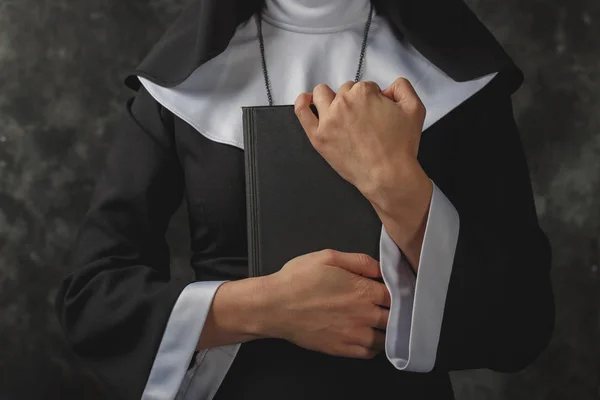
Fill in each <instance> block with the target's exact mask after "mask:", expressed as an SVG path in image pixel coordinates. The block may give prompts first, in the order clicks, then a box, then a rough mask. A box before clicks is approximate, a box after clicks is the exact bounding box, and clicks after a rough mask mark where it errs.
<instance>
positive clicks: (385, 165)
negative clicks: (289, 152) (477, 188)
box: [295, 78, 433, 271]
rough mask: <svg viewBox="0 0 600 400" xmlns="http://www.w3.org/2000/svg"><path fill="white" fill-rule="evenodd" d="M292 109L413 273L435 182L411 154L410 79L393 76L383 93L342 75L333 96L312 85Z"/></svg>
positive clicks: (415, 113) (414, 104) (415, 100)
mask: <svg viewBox="0 0 600 400" xmlns="http://www.w3.org/2000/svg"><path fill="white" fill-rule="evenodd" d="M311 101H312V102H313V103H314V104H315V106H316V108H317V110H318V112H319V118H317V117H316V116H315V115H314V114H313V112H312V111H311V109H310V108H309V105H310V103H311ZM295 111H296V115H297V116H298V119H299V120H300V123H301V124H302V126H303V127H304V130H305V131H306V134H307V135H308V138H309V140H310V142H311V143H312V145H313V147H314V148H315V149H316V150H317V151H318V152H319V153H320V154H321V156H323V158H324V159H325V160H326V161H327V162H328V163H329V165H331V167H332V168H333V169H334V170H336V171H337V172H338V174H339V175H341V176H342V178H344V179H345V180H347V181H348V182H350V183H351V184H353V185H354V186H356V188H357V189H358V190H359V191H360V192H361V193H362V194H363V195H364V196H365V197H366V198H367V199H368V200H369V201H370V202H371V204H372V205H373V208H374V209H375V211H376V212H377V214H378V216H379V218H380V219H381V222H382V223H383V225H384V226H385V228H386V230H387V232H388V233H389V235H390V237H391V238H392V239H393V240H394V242H395V243H396V245H398V247H400V249H401V250H402V251H403V252H404V254H405V255H406V256H407V258H408V260H409V262H410V265H411V266H412V267H413V269H415V271H416V270H417V269H418V265H419V262H420V253H421V248H422V244H423V238H424V232H425V226H426V223H427V215H428V211H429V205H430V201H431V198H432V193H433V183H432V181H431V180H430V179H429V177H428V176H427V174H426V173H425V171H424V170H423V169H422V168H421V165H420V164H419V162H418V160H417V154H418V151H419V143H420V139H421V132H422V130H423V123H424V121H425V107H424V106H423V103H422V102H421V100H420V99H419V97H418V96H417V94H416V92H415V90H414V88H413V87H412V85H411V84H410V83H409V82H408V81H407V80H406V79H404V78H398V79H396V80H395V81H394V83H392V85H390V87H388V88H387V89H385V90H383V91H382V90H380V88H379V86H377V84H376V83H374V82H370V81H367V82H358V83H354V82H352V81H348V82H346V83H344V84H343V85H342V86H341V87H340V89H339V90H338V93H337V94H336V93H334V92H333V90H331V89H330V88H329V86H327V85H317V86H316V87H315V88H314V91H313V93H312V94H311V93H302V94H301V95H300V96H298V98H297V99H296V104H295Z"/></svg>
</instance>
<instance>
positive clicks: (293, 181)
mask: <svg viewBox="0 0 600 400" xmlns="http://www.w3.org/2000/svg"><path fill="white" fill-rule="evenodd" d="M311 108H312V109H313V112H314V113H315V114H317V111H316V108H314V105H311ZM242 111H243V126H244V149H245V154H244V157H245V168H246V172H245V173H246V209H247V226H248V263H249V276H251V277H252V276H263V275H268V274H271V273H273V272H277V271H278V270H279V269H281V267H283V265H284V264H285V263H286V262H288V261H289V260H291V259H292V258H294V257H296V256H299V255H302V254H306V253H310V252H313V251H318V250H322V249H326V248H331V249H335V250H339V251H344V252H352V253H366V254H369V255H370V256H371V257H373V258H375V259H376V260H379V240H380V234H381V221H380V219H379V217H378V215H377V213H376V212H375V210H374V209H373V206H372V205H371V203H370V202H369V201H368V200H367V199H366V198H365V197H364V196H363V195H362V193H360V191H359V190H358V189H356V187H355V186H354V185H352V184H351V183H349V182H348V181H346V180H345V179H344V178H342V177H341V176H340V175H339V174H338V173H337V172H336V171H335V170H334V169H333V168H332V167H331V166H330V165H329V164H328V163H327V161H326V160H325V159H324V158H323V157H322V156H321V155H320V154H319V153H318V152H317V151H316V150H315V148H314V147H313V146H312V144H311V143H310V140H309V139H308V136H307V135H306V132H305V131H304V129H303V128H302V125H301V124H300V121H298V118H297V117H296V114H295V113H294V106H293V105H276V106H255V107H242Z"/></svg>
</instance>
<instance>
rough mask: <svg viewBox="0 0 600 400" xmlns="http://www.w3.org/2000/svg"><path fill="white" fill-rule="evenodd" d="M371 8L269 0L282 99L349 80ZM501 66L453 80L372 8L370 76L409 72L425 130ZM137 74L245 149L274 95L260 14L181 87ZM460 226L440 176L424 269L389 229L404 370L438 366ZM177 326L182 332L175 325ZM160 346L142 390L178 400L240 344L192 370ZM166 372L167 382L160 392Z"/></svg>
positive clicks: (201, 127)
mask: <svg viewBox="0 0 600 400" xmlns="http://www.w3.org/2000/svg"><path fill="white" fill-rule="evenodd" d="M368 11H369V3H368V0H267V10H266V11H265V14H264V15H263V24H262V29H263V37H264V41H265V54H266V62H267V68H268V72H269V79H270V82H271V90H272V96H273V102H274V104H293V103H294V102H295V100H296V97H297V96H298V95H299V94H300V93H302V92H311V91H312V89H313V88H314V86H316V85H317V84H319V83H326V84H328V85H329V86H330V87H331V88H332V89H333V90H334V91H337V89H338V88H339V86H340V85H341V84H342V83H344V82H346V81H348V80H353V79H354V76H355V73H356V68H357V65H358V57H359V54H360V46H361V43H362V39H363V33H364V24H365V21H366V18H367V16H368ZM494 75H495V73H493V74H490V75H487V76H484V77H482V78H479V79H475V80H473V81H469V82H462V83H459V82H455V81H453V80H452V79H451V78H450V77H448V76H447V75H446V74H445V73H444V72H443V71H441V70H439V69H438V68H437V67H435V66H434V65H433V64H431V63H430V62H429V61H428V60H427V59H426V58H425V57H423V56H422V55H421V54H420V53H419V52H418V51H417V50H416V49H415V48H414V47H412V46H411V45H410V44H409V43H406V42H399V41H398V40H397V39H396V37H395V36H394V34H393V32H392V29H391V27H390V26H389V25H388V23H387V21H386V20H385V19H384V18H382V17H381V16H380V15H377V14H376V13H374V15H373V19H372V23H371V29H370V33H369V41H368V45H367V50H366V55H365V60H364V63H363V75H362V80H371V81H374V82H376V83H378V84H379V86H380V87H381V88H382V89H383V88H385V87H387V86H389V85H390V84H391V83H392V82H393V81H394V80H395V79H396V78H398V77H400V76H403V77H405V78H407V79H408V80H409V81H410V82H411V83H412V85H413V86H414V88H415V91H416V92H417V94H418V95H419V97H420V98H421V101H423V103H424V104H425V107H426V109H427V114H426V118H425V123H424V127H423V130H426V129H427V128H429V127H430V126H431V125H432V124H434V123H435V122H436V121H438V120H439V119H440V118H442V117H443V116H444V115H446V114H447V113H448V112H450V111H452V110H453V109H454V108H455V107H457V106H458V105H460V104H461V103H462V102H463V101H465V100H466V99H468V98H469V97H471V96H472V95H473V94H474V93H476V92H477V91H478V90H480V89H481V88H483V87H484V86H485V85H486V84H487V83H488V82H489V81H490V80H491V79H492V78H493V77H494ZM140 81H141V82H142V84H143V85H144V87H145V88H146V89H147V90H148V92H149V93H150V94H151V95H152V96H153V97H154V98H155V99H156V100H157V101H158V102H159V103H161V104H162V105H163V106H164V107H165V108H167V109H168V110H170V111H171V112H172V113H173V114H175V115H177V116H178V117H179V118H181V119H182V120H184V121H186V122H187V123H188V124H190V125H191V126H192V127H194V128H195V129H196V130H197V131H198V132H199V134H202V135H204V136H205V137H207V138H208V139H210V140H213V141H215V142H218V143H223V144H227V145H231V146H235V147H238V148H240V149H243V148H244V146H243V131H242V111H241V107H242V106H253V105H265V104H268V99H267V96H266V90H265V85H264V80H263V75H262V64H261V58H260V51H259V45H258V40H257V26H256V23H255V19H254V17H253V18H251V19H249V20H248V21H246V22H244V23H242V24H240V26H238V29H237V30H236V32H235V34H234V36H233V38H232V39H231V41H230V43H229V45H228V47H227V48H226V49H225V51H224V52H223V53H221V54H220V55H218V56H216V57H215V58H213V59H211V60H209V61H207V62H206V63H205V64H203V65H202V66H201V67H199V68H198V69H197V70H196V71H195V72H194V73H192V74H191V75H190V77H189V78H188V79H186V80H185V81H184V82H183V83H181V84H180V85H178V86H176V87H174V88H165V87H161V86H159V85H157V84H154V83H152V82H150V81H148V80H146V79H144V78H141V77H140ZM458 224H459V219H458V214H457V212H456V210H455V209H454V207H453V206H452V204H451V203H450V202H449V201H448V199H447V198H446V197H445V195H444V194H443V193H442V192H441V190H440V189H439V188H438V187H437V186H435V184H434V194H433V196H432V200H431V205H430V211H429V219H428V222H427V228H426V232H425V238H424V242H423V249H422V252H421V260H420V264H419V273H418V275H417V277H416V278H415V276H414V274H413V272H412V271H411V270H410V266H409V265H408V262H406V260H405V258H404V257H403V255H402V253H401V251H400V249H399V248H398V247H397V246H396V244H395V243H394V242H393V240H392V239H391V238H390V237H389V234H388V233H387V232H386V231H385V228H384V227H383V226H382V231H381V240H380V252H381V254H380V262H381V267H382V273H383V277H384V282H385V284H386V286H387V287H388V289H389V290H390V294H391V297H392V307H391V309H390V319H389V321H388V330H387V335H386V346H385V347H386V348H385V351H386V355H387V357H388V359H389V360H390V362H391V363H392V364H393V365H394V366H395V367H396V368H398V369H402V370H407V371H414V372H426V371H429V370H430V369H431V368H432V366H433V365H434V363H435V354H436V350H437V344H438V340H439V332H440V327H441V321H442V317H443V309H444V302H445V297H446V291H447V285H448V280H449V277H450V273H451V270H452V264H453V258H454V249H455V245H456V238H457V237H458ZM194 285H195V284H194ZM215 290H216V288H208V287H206V288H205V289H203V290H194V291H193V296H195V297H196V299H195V300H194V301H188V300H187V298H188V297H187V296H186V298H185V300H182V303H181V304H180V302H179V301H178V302H177V304H176V306H175V308H174V309H173V313H172V316H171V319H170V320H169V323H168V325H167V329H166V330H165V334H164V335H165V337H164V338H163V343H171V342H172V340H171V339H169V338H168V337H169V335H178V337H181V336H182V335H188V337H191V338H193V340H197V338H198V337H199V334H200V332H201V329H202V325H203V323H204V322H203V321H204V319H203V318H201V316H202V315H203V313H207V312H208V309H209V308H210V304H211V302H212V297H211V295H214V292H215ZM182 296H183V294H182ZM185 307H191V308H193V310H194V317H193V318H195V319H196V320H195V321H187V322H182V321H184V320H186V318H182V317H180V316H179V314H180V313H181V314H182V315H183V314H187V313H189V311H184V308H185ZM199 320H202V324H199V323H198V322H199ZM190 327H193V329H191V328H190ZM181 330H183V332H185V333H181V332H178V333H176V332H177V331H181ZM163 343H161V346H160V348H159V352H158V354H157V357H156V359H155V362H154V365H153V368H152V371H151V374H150V378H151V379H149V381H148V385H150V387H151V388H152V390H149V389H148V387H147V388H146V391H145V392H144V393H158V392H159V390H162V392H161V393H163V394H164V396H163V397H144V398H145V399H146V398H147V399H150V398H152V399H155V398H161V399H173V398H174V397H175V395H176V394H177V392H178V399H190V400H191V399H193V400H200V399H202V400H204V399H207V400H210V399H212V397H213V396H214V393H216V391H217V389H218V387H219V385H220V384H221V382H222V379H223V377H224V376H225V375H226V373H227V371H228V369H229V367H230V365H231V363H232V362H233V360H234V357H235V354H236V353H237V350H238V349H239V346H240V344H236V345H233V346H228V350H227V351H226V352H225V353H224V352H223V351H220V350H219V351H213V350H212V349H211V351H205V352H201V353H200V354H199V355H198V357H197V360H200V361H201V362H200V363H199V365H197V366H196V367H195V368H194V369H192V370H190V371H188V372H187V373H185V371H182V368H183V369H185V368H186V367H187V365H188V363H189V360H190V357H191V354H192V352H193V346H190V345H189V344H181V346H179V347H178V348H175V347H174V346H171V345H165V346H164V347H163ZM224 354H225V355H224ZM227 355H229V356H230V357H228V356H227ZM169 368H171V369H173V371H172V372H171V373H170V374H167V373H165V372H160V373H155V370H156V371H166V370H168V369H169ZM175 370H177V371H175ZM184 375H185V379H184ZM162 376H166V377H168V378H169V379H165V380H164V382H163V383H162V384H163V385H164V388H163V389H160V388H161V377H162ZM177 380H179V381H178V382H179V383H177ZM178 385H179V386H178ZM177 387H178V388H179V389H177Z"/></svg>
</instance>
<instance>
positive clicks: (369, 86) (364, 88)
mask: <svg viewBox="0 0 600 400" xmlns="http://www.w3.org/2000/svg"><path fill="white" fill-rule="evenodd" d="M355 86H356V89H358V90H359V91H361V92H363V93H372V92H375V91H378V90H379V86H378V85H377V84H376V83H375V82H373V81H359V82H357V83H355Z"/></svg>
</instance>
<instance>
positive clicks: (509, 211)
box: [56, 0, 554, 400]
mask: <svg viewBox="0 0 600 400" xmlns="http://www.w3.org/2000/svg"><path fill="white" fill-rule="evenodd" d="M261 3H262V2H261V1H243V0H240V1H234V0H195V1H194V2H193V3H192V4H191V5H190V7H189V8H188V9H187V10H186V11H185V12H184V13H183V14H182V16H181V17H180V18H179V19H178V20H177V21H176V23H175V24H174V25H173V27H172V28H171V29H170V30H168V31H167V33H166V34H165V36H164V37H163V38H162V39H161V40H160V42H159V43H158V44H157V45H156V46H155V47H154V48H153V49H152V51H151V52H150V54H149V55H148V56H147V57H146V59H145V60H144V61H143V62H142V63H141V65H140V66H139V67H138V69H137V70H135V71H134V72H133V73H132V74H131V75H130V76H129V77H128V78H127V80H126V83H127V85H128V86H129V87H130V88H131V89H133V90H135V91H136V93H135V94H134V96H133V97H132V98H131V99H130V100H129V101H128V103H127V113H126V115H125V116H124V118H123V121H122V122H121V124H120V125H119V127H118V128H117V130H116V131H115V132H113V133H112V135H113V136H114V142H113V143H112V147H111V149H110V153H109V156H108V160H107V163H106V167H105V169H104V172H103V174H102V176H101V178H100V180H99V182H98V185H97V187H96V190H95V192H94V194H93V199H92V202H91V206H90V209H89V212H88V213H87V214H86V216H85V220H84V222H83V224H82V227H81V230H80V233H79V235H78V238H77V241H76V244H75V246H74V250H73V253H72V257H71V265H72V272H71V273H70V274H69V275H68V276H67V277H66V278H65V280H64V281H63V283H62V285H61V286H60V288H59V291H58V293H57V296H56V309H57V313H58V316H59V320H60V323H61V325H62V327H63V329H64V332H65V335H66V338H67V340H68V342H69V343H70V345H71V346H72V348H73V350H74V351H75V353H77V354H78V355H79V356H80V357H81V358H82V359H83V360H84V362H85V364H86V365H87V366H89V367H90V368H91V369H92V370H93V371H94V372H95V373H96V374H97V375H98V377H99V378H100V379H101V380H103V381H104V382H105V383H106V384H107V385H108V387H109V389H110V390H111V391H112V396H111V398H122V399H139V398H140V396H141V393H142V391H143V390H144V386H145V384H146V380H147V378H148V374H149V371H150V369H151V366H152V363H153V360H154V356H155V354H156V351H157V349H158V346H159V344H160V340H161V337H162V334H163V331H164V328H165V325H166V323H167V320H168V318H169V314H170V312H171V309H172V307H173V305H174V303H175V302H176V300H177V298H178V296H179V294H180V293H181V291H182V290H183V289H184V287H185V286H186V285H188V284H189V283H190V282H191V281H181V280H175V279H171V274H170V270H169V258H170V255H169V249H168V246H167V242H166V240H165V231H166V229H167V226H168V224H169V220H170V218H171V216H172V215H173V213H174V212H175V211H176V210H177V209H178V208H179V207H180V205H181V204H182V202H183V200H184V199H185V201H186V204H187V207H188V212H189V223H190V234H191V242H192V256H191V266H192V268H193V270H194V272H195V280H197V281H200V280H222V279H231V280H234V279H242V278H244V277H246V276H247V236H246V206H245V188H244V154H243V151H242V150H240V149H238V148H236V147H233V146H228V145H225V144H220V143H216V142H213V141H211V140H209V139H207V138H206V137H204V136H202V135H200V134H198V132H197V131H195V130H194V128H192V127H191V126H190V125H188V124H187V123H186V122H184V121H182V120H181V119H180V118H178V117H177V116H175V115H173V114H172V113H171V112H169V111H168V110H166V109H165V108H163V107H162V106H161V105H160V104H159V103H157V102H156V101H155V100H154V98H152V96H150V95H149V93H148V92H147V91H146V90H145V89H144V87H142V86H140V84H139V80H138V79H137V78H136V76H142V77H145V78H147V79H149V80H150V81H152V82H155V83H158V84H160V85H163V86H175V85H176V84H178V83H180V82H182V81H183V80H184V79H185V78H186V77H187V76H189V75H190V74H191V73H192V72H193V71H194V70H195V69H196V68H198V67H199V66H200V65H202V64H203V63H204V62H206V61H207V60H209V59H211V58H213V57H215V56H216V55H218V54H219V53H220V52H222V51H223V50H224V49H225V48H226V46H227V45H228V43H229V40H230V38H231V37H232V36H233V34H234V32H235V29H236V27H237V26H238V25H239V24H240V23H242V22H243V21H246V20H247V19H248V18H250V17H251V15H253V14H254V13H255V12H257V11H258V10H259V9H260V7H261ZM373 3H374V5H375V8H376V9H377V10H378V12H380V13H382V14H384V15H385V16H386V17H387V18H388V19H389V22H390V24H391V25H392V26H393V27H394V29H395V32H396V33H397V35H398V38H406V39H407V40H409V41H410V42H411V43H412V44H413V45H414V46H415V48H416V49H417V50H419V52H421V53H422V54H423V55H424V56H425V57H427V58H428V59H429V60H430V61H431V62H432V63H433V64H435V65H436V66H437V67H438V68H440V69H441V70H443V71H444V72H445V73H446V74H448V75H449V76H450V77H451V78H453V79H454V80H456V81H466V80H470V79H474V78H477V77H480V76H483V75H485V74H488V73H491V72H494V71H499V74H498V75H497V76H496V77H495V78H494V79H493V81H492V82H491V83H490V84H488V85H487V86H486V87H485V88H484V89H482V90H481V91H479V92H478V93H476V94H475V95H473V96H472V97H471V98H469V99H468V100H467V101H465V102H464V103H462V104H461V105H460V106H458V107H457V108H455V109H454V110H452V111H451V112H450V113H449V114H448V115H446V116H445V117H443V118H442V119H440V120H439V121H437V122H436V123H435V124H433V125H432V126H431V127H429V128H428V129H427V130H425V131H424V132H423V136H422V139H421V144H420V149H419V156H418V159H419V161H420V163H421V165H422V167H423V169H424V170H425V172H426V173H427V174H428V176H429V177H430V178H431V179H432V180H433V181H434V182H435V183H436V185H437V186H438V187H439V188H440V189H442V191H443V192H444V194H445V195H446V196H447V197H448V199H449V200H450V201H451V202H452V204H453V205H454V206H455V208H456V210H457V211H458V213H459V215H460V220H461V227H460V233H459V238H458V244H457V248H456V253H455V258H454V264H453V268H452V275H451V279H450V285H449V288H448V294H447V300H446V306H445V311H444V318H443V324H442V330H441V334H440V342H439V347H438V350H437V359H436V364H435V368H434V370H433V371H432V372H430V373H422V374H421V373H411V372H404V371H399V370H396V369H395V368H394V367H393V366H392V365H391V364H390V363H389V362H388V361H387V360H386V358H385V355H384V354H383V353H382V354H381V355H380V356H377V357H375V358H374V359H371V360H360V359H350V358H340V357H332V356H328V355H325V354H321V353H317V352H312V351H308V350H305V349H302V348H300V347H297V346H295V345H292V344H291V343H288V342H285V341H280V340H274V339H263V340H257V341H252V342H248V343H245V344H244V345H243V346H242V347H241V349H240V352H239V353H238V355H237V357H236V358H235V361H234V362H233V365H232V366H231V369H230V370H229V372H228V374H227V376H226V378H225V380H224V382H223V383H222V385H221V388H220V389H219V391H218V392H217V394H216V397H215V398H216V399H273V400H274V399H289V400H294V399H315V400H317V399H371V398H373V399H376V398H377V399H382V398H398V399H403V400H413V399H436V400H440V399H451V398H453V395H452V390H451V386H450V380H449V376H448V371H450V370H460V369H471V368H490V369H492V370H494V371H503V372H511V371H518V370H521V369H522V368H524V367H525V366H527V365H529V364H530V363H531V362H532V361H533V360H535V359H536V358H537V356H538V355H539V354H540V353H541V351H542V350H543V349H544V348H545V346H546V345H547V343H548V341H549V338H550V336H551V333H552V329H553V324H554V304H553V295H552V289H551V284H550V275H549V272H550V263H551V250H550V246H549V242H548V240H547V238H546V236H545V235H544V233H543V232H542V230H541V229H540V227H539V224H538V219H537V216H536V210H535V206H534V200H533V194H532V188H531V181H530V177H529V173H528V167H527V163H526V159H525V155H524V153H523V148H522V144H521V141H520V133H519V130H518V128H517V125H516V123H515V119H514V116H513V108H512V103H511V95H512V93H514V91H516V90H517V89H518V88H519V87H520V85H521V83H522V81H523V74H522V72H521V71H520V69H519V68H518V67H517V66H516V65H515V64H514V63H513V61H512V60H511V58H510V57H509V56H508V55H507V54H506V52H505V51H504V50H503V49H502V48H501V46H500V45H499V44H498V42H497V41H496V40H495V39H494V38H493V36H492V35H491V34H490V32H489V31H488V30H487V29H486V28H485V27H484V26H483V25H482V24H481V22H480V21H479V20H478V19H477V18H476V17H475V15H474V14H473V13H472V12H471V11H470V10H469V9H468V8H467V7H466V5H464V4H463V3H462V2H461V1H459V0H373ZM384 396H386V397H384ZM387 396H389V397H387Z"/></svg>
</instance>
